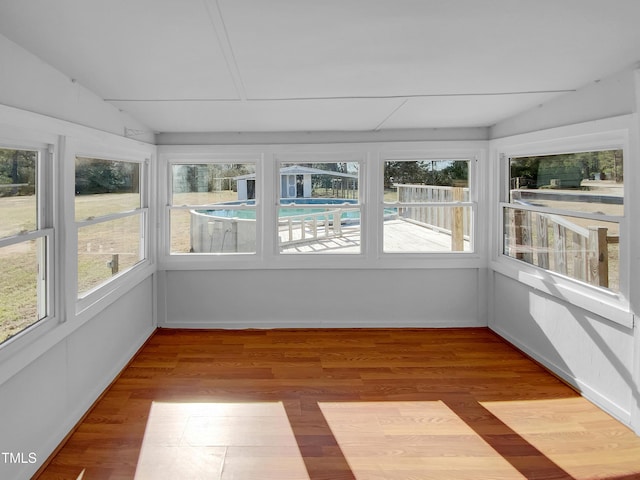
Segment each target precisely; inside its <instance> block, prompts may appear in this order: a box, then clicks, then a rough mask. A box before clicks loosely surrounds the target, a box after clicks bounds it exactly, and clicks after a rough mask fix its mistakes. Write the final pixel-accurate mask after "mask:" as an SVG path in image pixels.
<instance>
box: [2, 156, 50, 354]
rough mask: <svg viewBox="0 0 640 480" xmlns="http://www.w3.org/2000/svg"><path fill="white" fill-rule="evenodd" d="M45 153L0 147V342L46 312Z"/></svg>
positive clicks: (47, 230)
mask: <svg viewBox="0 0 640 480" xmlns="http://www.w3.org/2000/svg"><path fill="white" fill-rule="evenodd" d="M47 156H48V155H47V150H46V149H12V148H2V147H0V218H1V219H2V222H0V299H1V303H0V343H2V342H5V341H6V340H8V339H9V338H11V337H13V336H15V335H17V334H18V333H20V332H22V331H24V330H25V329H27V328H28V327H30V326H32V325H34V324H36V323H37V322H39V321H40V320H42V319H44V318H45V317H47V316H48V315H49V314H50V305H49V303H50V302H49V298H50V297H51V295H50V288H49V286H50V283H51V282H50V278H51V265H52V262H51V255H50V249H51V244H52V240H53V228H52V226H53V224H52V209H51V192H50V189H49V188H47V187H48V185H49V183H50V182H49V181H48V175H47V173H48V171H49V165H48V162H46V161H45V158H47Z"/></svg>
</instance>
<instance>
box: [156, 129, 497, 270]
mask: <svg viewBox="0 0 640 480" xmlns="http://www.w3.org/2000/svg"><path fill="white" fill-rule="evenodd" d="M489 145H490V144H489V142H488V141H487V140H449V141H442V140H437V141H379V142H348V143H330V144H325V143H304V142H300V143H298V142H296V143H289V144H286V143H284V144H283V143H278V144H260V143H255V144H254V143H248V144H223V145H199V144H189V145H160V146H159V147H158V158H159V168H158V177H157V178H158V182H157V183H158V185H161V186H162V188H160V190H159V192H158V197H157V201H158V209H159V211H161V212H162V213H161V214H160V216H159V223H158V228H159V229H160V230H159V231H160V235H159V237H158V238H159V245H158V257H157V258H158V268H159V269H160V270H161V271H165V270H166V271H174V270H191V271H192V270H247V269H257V270H262V269H267V270H271V269H288V270H297V269H318V270H320V269H345V268H354V269H398V268H402V269H449V268H452V269H478V268H485V267H486V265H487V252H488V247H487V245H488V243H487V242H488V238H489V236H488V235H483V236H482V237H480V236H478V221H479V220H478V219H479V218H482V220H481V223H482V222H485V221H486V220H485V217H486V216H487V215H488V212H489V211H490V209H488V208H485V203H486V202H485V198H488V197H487V193H486V191H484V190H483V191H480V190H479V189H478V185H480V184H481V183H482V182H483V181H486V177H487V170H488V166H489V165H488V163H487V161H486V160H487V158H488V153H489ZM415 158H419V159H424V158H433V159H436V160H438V159H460V158H464V159H469V160H470V161H471V163H470V187H471V192H472V193H471V195H472V202H474V204H475V205H474V210H473V216H474V218H473V229H474V235H473V238H474V247H475V250H474V251H473V252H456V253H455V254H451V253H450V252H445V253H431V252H424V253H423V252H419V253H405V252H400V253H387V254H385V253H383V252H382V234H383V231H382V222H381V219H382V214H383V208H382V204H383V195H384V192H383V188H382V187H383V182H382V175H383V173H382V172H383V170H382V169H383V164H384V161H385V160H386V159H389V160H395V159H409V160H411V159H415ZM202 160H209V161H218V162H220V163H242V162H252V163H253V162H255V163H256V180H257V181H258V182H260V183H259V185H258V186H257V187H256V212H257V216H258V225H257V235H258V240H257V249H256V250H257V251H256V254H255V255H252V254H243V255H199V254H194V253H189V254H184V255H170V254H169V249H170V244H169V242H170V235H171V232H170V228H169V227H170V226H169V223H168V214H167V210H168V207H170V203H169V195H168V192H169V189H170V188H171V183H170V165H171V164H173V163H187V164H188V163H198V162H199V161H202ZM350 161H353V162H358V163H359V170H360V171H359V200H360V205H359V208H360V209H361V232H360V235H361V238H360V240H361V245H360V252H359V253H355V252H350V253H347V252H345V253H329V252H325V253H323V254H319V253H309V254H306V253H303V252H296V253H280V251H279V242H278V233H277V231H276V229H275V228H274V227H273V226H274V225H276V222H277V212H278V207H279V189H280V183H279V182H280V172H279V165H280V164H281V163H285V164H288V163H319V162H329V163H333V162H350ZM481 199H482V201H480V200H481ZM483 202H484V203H483ZM350 207H351V206H350ZM482 224H484V223H482ZM485 237H486V238H485Z"/></svg>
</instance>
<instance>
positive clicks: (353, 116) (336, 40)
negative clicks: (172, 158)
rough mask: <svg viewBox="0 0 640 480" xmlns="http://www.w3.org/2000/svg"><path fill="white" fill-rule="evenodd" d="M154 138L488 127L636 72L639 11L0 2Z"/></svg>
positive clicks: (19, 28) (20, 33) (604, 3)
mask: <svg viewBox="0 0 640 480" xmlns="http://www.w3.org/2000/svg"><path fill="white" fill-rule="evenodd" d="M0 33H1V34H3V35H4V36H6V37H7V38H9V39H10V40H12V41H14V42H16V43H17V44H19V45H21V46H22V47H23V48H25V49H26V50H28V51H30V52H31V53H33V54H34V55H36V56H38V57H39V58H40V59H42V60H43V61H45V62H47V63H48V64H50V65H52V66H53V67H55V68H56V69H58V70H60V71H61V72H62V73H64V74H65V75H67V76H68V77H69V78H70V79H74V80H76V81H77V82H79V83H80V84H82V85H84V86H85V87H86V88H88V89H90V90H92V91H93V92H95V93H96V94H97V95H99V96H100V97H102V98H103V99H104V100H105V101H106V102H108V103H111V104H113V105H114V106H116V107H117V108H119V109H121V110H123V111H125V112H128V113H129V114H130V115H132V116H133V117H135V118H137V119H138V120H140V121H141V122H142V123H144V124H146V125H148V126H149V127H150V128H152V129H153V130H155V131H157V132H264V131H269V132H277V131H318V130H330V131H337V130H344V131H375V130H386V129H408V128H445V127H477V126H490V125H493V124H495V123H496V122H499V121H500V120H503V119H505V118H508V117H510V116H513V115H515V114H517V113H519V112H522V111H524V110H527V109H530V108H532V107H534V106H536V105H539V104H541V103H543V102H546V101H548V100H550V99H552V98H554V97H556V96H558V95H562V94H563V93H566V92H570V91H572V90H575V89H578V88H580V87H583V86H585V85H587V84H589V83H590V82H593V81H596V80H597V79H599V78H601V77H602V76H605V75H608V74H610V73H613V72H616V71H618V70H621V69H623V68H626V67H628V66H630V65H632V64H634V63H635V62H637V61H638V60H640V1H638V0H531V1H526V0H482V1H480V0H56V1H51V0H0Z"/></svg>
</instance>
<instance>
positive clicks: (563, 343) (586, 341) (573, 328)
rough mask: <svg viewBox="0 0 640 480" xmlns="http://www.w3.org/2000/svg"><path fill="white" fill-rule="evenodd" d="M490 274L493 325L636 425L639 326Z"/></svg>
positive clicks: (609, 408)
mask: <svg viewBox="0 0 640 480" xmlns="http://www.w3.org/2000/svg"><path fill="white" fill-rule="evenodd" d="M490 279H491V280H490V281H491V283H492V288H491V298H490V303H491V305H492V312H491V317H490V322H489V326H490V328H491V329H492V330H494V331H496V332H497V333H498V334H500V335H501V336H503V337H504V338H506V339H507V340H508V341H510V342H511V343H513V344H514V345H516V346H517V347H518V348H520V349H521V350H523V351H524V352H526V353H528V354H529V355H531V356H532V357H533V358H535V359H537V360H538V361H540V362H541V363H542V364H543V365H545V366H546V367H547V368H549V369H550V370H551V371H553V372H555V373H557V374H558V375H559V376H560V377H561V378H563V379H565V380H566V381H568V382H569V383H571V384H572V385H573V386H574V387H576V388H577V389H578V390H579V391H580V392H582V394H583V395H584V396H585V397H586V398H588V399H590V400H591V401H593V402H595V403H596V404H598V405H600V406H601V407H602V408H604V409H605V410H607V411H608V412H610V413H611V414H613V415H614V416H616V417H617V418H618V419H619V420H621V421H622V422H624V423H626V424H629V425H630V424H631V419H632V414H633V411H634V408H635V405H634V403H635V396H636V395H637V388H638V386H637V384H636V383H635V382H634V379H633V375H634V373H633V368H634V367H633V360H634V329H632V328H627V327H623V326H621V325H618V324H616V323H612V322H610V321H609V320H607V319H605V318H603V317H601V316H599V315H596V314H593V313H592V312H589V311H588V310H585V309H581V308H579V307H576V306H574V305H571V304H569V303H567V302H563V301H561V300H558V298H556V297H554V296H551V295H548V294H546V293H543V292H541V291H538V290H535V289H532V288H530V287H528V286H527V285H525V284H523V283H520V282H518V281H515V280H513V279H511V278H508V277H506V276H504V275H502V274H500V273H497V272H493V273H492V274H491V277H490ZM635 427H636V430H638V428H637V425H636V426H635Z"/></svg>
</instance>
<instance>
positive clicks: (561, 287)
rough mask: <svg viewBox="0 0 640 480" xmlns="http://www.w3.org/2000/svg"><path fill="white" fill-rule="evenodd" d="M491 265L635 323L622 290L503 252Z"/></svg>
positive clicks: (551, 292)
mask: <svg viewBox="0 0 640 480" xmlns="http://www.w3.org/2000/svg"><path fill="white" fill-rule="evenodd" d="M490 268H491V270H493V271H494V272H497V273H499V274H501V275H504V276H505V277H508V278H511V279H513V280H516V281H518V282H520V283H523V284H525V285H527V286H529V287H531V288H532V289H534V290H537V291H540V292H543V293H546V294H547V295H550V296H552V297H555V298H557V299H559V300H562V301H564V302H567V303H569V304H571V305H574V306H576V307H579V308H582V309H584V310H586V311H589V312H592V313H594V314H596V315H598V316H600V317H602V318H604V319H606V320H608V321H610V322H612V323H615V324H617V325H621V326H623V327H626V328H633V326H634V319H635V317H634V314H633V312H631V311H630V310H629V305H628V304H627V303H626V302H625V301H624V300H623V299H622V298H621V295H619V294H616V293H613V292H609V291H606V290H604V289H600V288H595V287H589V286H587V285H581V284H578V283H577V282H572V281H571V280H569V279H566V278H564V277H561V276H559V275H556V274H554V273H553V272H548V271H544V270H540V269H538V268H535V267H530V266H528V265H526V264H523V263H522V262H519V261H517V260H512V259H509V258H505V257H503V256H501V257H500V258H499V259H498V260H495V261H492V262H491V265H490Z"/></svg>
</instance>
